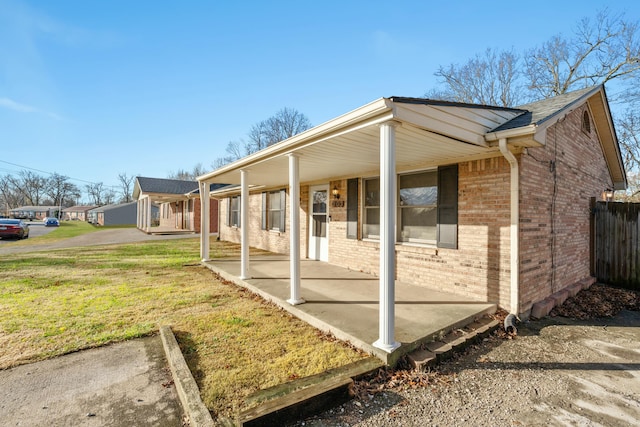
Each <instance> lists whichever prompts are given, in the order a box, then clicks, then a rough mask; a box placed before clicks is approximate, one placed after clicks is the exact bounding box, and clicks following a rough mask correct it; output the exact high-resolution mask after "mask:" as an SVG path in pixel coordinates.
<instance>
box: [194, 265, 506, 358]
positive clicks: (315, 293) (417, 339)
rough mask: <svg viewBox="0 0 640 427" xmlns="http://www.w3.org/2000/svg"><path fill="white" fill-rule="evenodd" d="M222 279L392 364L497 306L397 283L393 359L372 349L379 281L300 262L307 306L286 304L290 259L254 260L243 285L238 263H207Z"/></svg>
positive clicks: (332, 267)
mask: <svg viewBox="0 0 640 427" xmlns="http://www.w3.org/2000/svg"><path fill="white" fill-rule="evenodd" d="M204 265H206V266H207V267H208V268H209V269H211V270H212V271H214V272H216V273H217V274H219V275H220V276H221V277H222V278H223V279H225V280H229V281H231V282H233V283H236V284H237V285H239V286H242V287H245V288H247V289H249V290H250V291H252V292H254V293H257V294H259V295H261V296H262V297H263V298H264V299H266V300H268V301H272V302H273V303H275V304H277V305H278V306H280V307H282V308H283V309H285V310H287V311H288V312H290V313H292V314H293V315H295V316H296V317H298V318H300V319H301V320H303V321H305V322H307V323H309V324H311V325H312V326H314V327H316V328H318V329H320V330H322V331H324V332H328V333H331V334H333V335H334V336H335V337H336V338H338V339H341V340H343V341H348V342H350V343H351V344H353V345H354V346H356V347H358V348H360V349H362V350H364V351H366V352H368V353H370V354H373V355H375V356H377V357H379V358H380V359H382V360H383V361H384V362H385V363H387V364H394V363H395V362H396V361H397V360H398V358H399V357H400V356H402V355H404V354H406V353H409V352H411V351H412V350H414V349H415V348H417V347H418V346H419V345H420V344H422V343H424V342H430V341H434V340H437V339H439V338H441V337H442V336H443V335H445V334H446V333H448V332H450V331H451V330H454V329H457V328H461V327H464V326H466V325H467V324H469V323H471V322H473V321H474V320H475V319H477V318H478V317H481V316H483V315H484V314H490V313H494V312H495V311H496V308H497V306H496V304H492V303H486V302H479V301H473V300H470V299H468V298H463V297H460V296H458V295H454V294H449V293H443V292H437V291H433V290H430V289H427V288H424V287H420V286H415V285H409V284H406V283H402V282H396V288H395V290H396V292H395V301H396V303H395V339H396V341H398V342H400V343H401V344H402V345H401V346H400V348H398V349H397V350H395V351H394V352H393V353H392V354H388V353H386V352H384V351H382V350H380V349H378V348H376V347H373V345H372V343H373V342H374V341H376V340H377V339H378V330H379V329H378V324H379V312H378V298H379V286H378V284H379V282H378V278H377V277H374V276H372V275H368V274H364V273H360V272H357V271H352V270H348V269H346V268H342V267H338V266H335V265H332V264H328V263H325V262H320V261H312V260H302V261H301V266H300V267H301V270H300V271H301V296H302V298H303V299H304V300H305V301H306V302H305V303H304V304H300V305H296V306H292V305H290V304H289V303H288V302H287V299H289V297H290V291H289V258H288V257H287V256H283V255H276V254H273V255H269V254H267V255H255V256H252V257H251V258H250V273H251V279H246V280H241V279H239V278H238V275H239V274H240V260H239V259H230V258H225V259H212V260H209V261H207V262H204Z"/></svg>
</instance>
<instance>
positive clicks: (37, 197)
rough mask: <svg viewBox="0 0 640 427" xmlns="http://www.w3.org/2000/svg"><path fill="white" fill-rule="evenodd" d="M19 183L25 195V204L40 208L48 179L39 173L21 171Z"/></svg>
mask: <svg viewBox="0 0 640 427" xmlns="http://www.w3.org/2000/svg"><path fill="white" fill-rule="evenodd" d="M19 175H20V178H19V180H18V182H17V186H18V189H19V190H20V191H21V192H22V194H23V195H24V202H25V203H28V204H31V205H34V206H39V205H40V202H41V201H42V200H41V199H42V197H43V196H44V194H45V189H46V187H47V179H46V178H44V177H43V176H41V175H38V174H37V173H34V172H31V171H27V170H21V171H20V172H19Z"/></svg>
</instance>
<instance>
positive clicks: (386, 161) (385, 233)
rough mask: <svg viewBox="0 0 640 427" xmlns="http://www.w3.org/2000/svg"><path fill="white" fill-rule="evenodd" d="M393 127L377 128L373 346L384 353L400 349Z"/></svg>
mask: <svg viewBox="0 0 640 427" xmlns="http://www.w3.org/2000/svg"><path fill="white" fill-rule="evenodd" d="M395 126H396V123H395V122H386V123H383V124H382V125H380V276H379V277H380V279H379V282H380V303H379V308H378V310H379V315H380V324H379V338H378V340H377V341H375V342H374V343H373V346H374V347H376V348H379V349H381V350H383V351H385V352H387V353H391V352H393V351H394V350H395V349H397V348H398V347H400V343H398V342H397V341H396V340H395V336H394V334H395V280H396V266H395V263H396V255H395V243H396V242H395V231H396V225H395V220H396V205H397V201H396V199H397V187H396V159H395V142H396V141H395Z"/></svg>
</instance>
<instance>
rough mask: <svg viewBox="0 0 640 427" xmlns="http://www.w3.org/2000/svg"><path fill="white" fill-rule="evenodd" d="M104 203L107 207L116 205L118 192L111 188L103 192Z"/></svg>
mask: <svg viewBox="0 0 640 427" xmlns="http://www.w3.org/2000/svg"><path fill="white" fill-rule="evenodd" d="M102 201H103V203H104V204H105V205H112V204H114V203H116V192H115V191H113V190H112V189H111V188H106V189H105V190H104V191H103V192H102Z"/></svg>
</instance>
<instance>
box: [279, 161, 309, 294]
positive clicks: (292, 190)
mask: <svg viewBox="0 0 640 427" xmlns="http://www.w3.org/2000/svg"><path fill="white" fill-rule="evenodd" d="M285 197H286V196H285ZM282 214H283V215H284V212H283V213H282ZM289 220H290V221H291V223H290V225H289V239H290V240H289V274H290V285H289V287H290V294H291V298H289V299H288V300H287V302H288V303H289V304H291V305H298V304H302V303H304V302H305V301H304V299H302V297H301V296H300V162H299V159H298V156H296V155H295V154H289Z"/></svg>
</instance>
